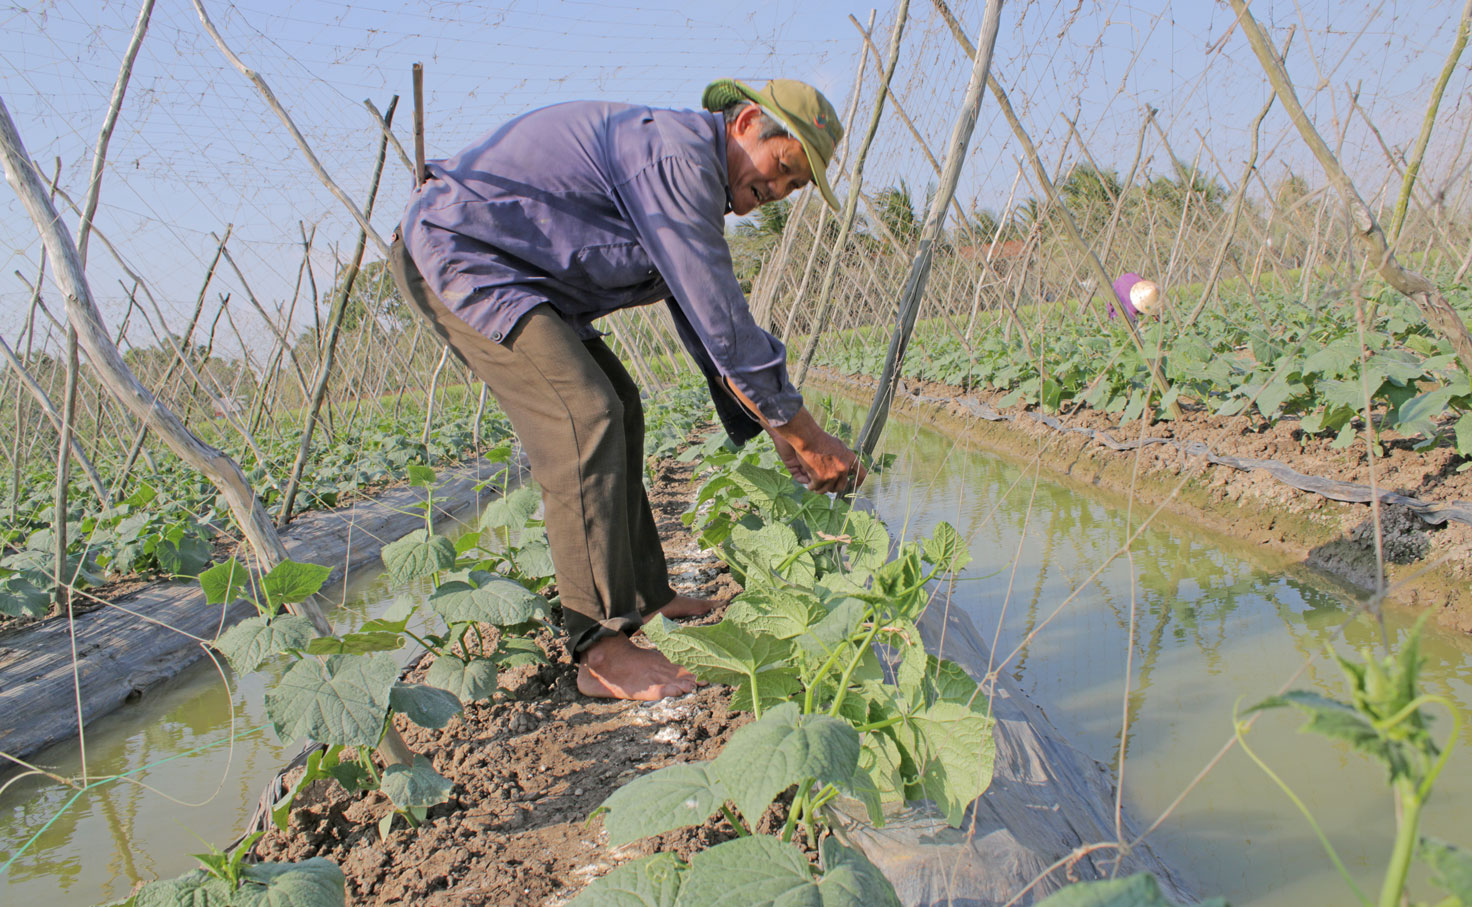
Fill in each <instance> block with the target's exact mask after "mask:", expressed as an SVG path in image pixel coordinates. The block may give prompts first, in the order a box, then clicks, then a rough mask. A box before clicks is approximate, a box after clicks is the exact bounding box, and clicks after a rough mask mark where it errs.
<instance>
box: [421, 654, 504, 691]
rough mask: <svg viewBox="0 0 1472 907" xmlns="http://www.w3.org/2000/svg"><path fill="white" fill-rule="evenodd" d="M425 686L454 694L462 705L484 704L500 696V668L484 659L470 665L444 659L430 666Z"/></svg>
mask: <svg viewBox="0 0 1472 907" xmlns="http://www.w3.org/2000/svg"><path fill="white" fill-rule="evenodd" d="M424 682H425V683H427V684H429V685H430V686H432V687H439V688H440V689H442V690H446V691H448V692H450V693H453V694H454V695H455V696H456V697H457V698H458V699H459V700H460V701H461V702H483V701H485V700H487V699H490V698H491V696H492V695H494V694H495V692H496V666H495V665H494V664H493V663H491V662H489V661H487V660H486V659H484V658H477V659H474V660H472V661H469V662H466V661H463V660H461V659H459V658H457V657H455V656H454V655H441V656H439V657H438V658H436V659H435V660H434V664H432V665H430V666H429V670H428V671H427V672H426V673H425V675H424Z"/></svg>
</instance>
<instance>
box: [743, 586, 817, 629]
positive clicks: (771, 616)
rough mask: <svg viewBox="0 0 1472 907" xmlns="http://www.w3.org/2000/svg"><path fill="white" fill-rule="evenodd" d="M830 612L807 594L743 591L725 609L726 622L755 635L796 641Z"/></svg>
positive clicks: (815, 598) (792, 591) (813, 596)
mask: <svg viewBox="0 0 1472 907" xmlns="http://www.w3.org/2000/svg"><path fill="white" fill-rule="evenodd" d="M827 614H828V612H827V610H825V609H824V608H823V606H822V605H821V604H819V602H818V598H817V596H815V595H812V594H811V593H808V592H802V591H798V590H784V591H781V592H777V593H771V594H769V593H766V592H761V591H754V592H743V593H742V594H741V596H740V597H739V598H737V599H736V600H735V601H733V602H731V604H730V606H728V607H727V608H726V614H725V619H726V620H728V621H730V622H731V623H734V624H736V625H737V626H739V627H741V628H743V629H744V630H746V631H747V632H748V633H750V634H751V635H753V636H757V637H761V636H771V637H773V638H776V639H793V638H795V637H798V636H801V635H802V634H803V633H805V632H807V630H808V629H809V628H810V627H812V626H813V625H814V624H815V623H817V622H818V621H819V620H821V619H823V618H824V617H825V616H827Z"/></svg>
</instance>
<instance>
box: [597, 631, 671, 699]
mask: <svg viewBox="0 0 1472 907" xmlns="http://www.w3.org/2000/svg"><path fill="white" fill-rule="evenodd" d="M695 686H696V680H695V675H694V674H691V673H690V672H689V671H687V670H685V669H684V668H682V667H680V666H679V665H677V664H675V663H674V662H672V661H670V660H669V659H668V658H665V657H664V656H663V655H662V654H660V653H659V651H657V650H655V649H643V648H640V647H639V646H636V645H634V643H633V641H632V640H630V639H629V638H628V637H627V636H624V635H623V634H622V633H620V634H618V635H616V636H605V637H603V638H602V639H600V640H598V641H597V642H595V643H593V645H592V646H590V647H588V648H587V649H586V650H585V651H584V652H583V653H582V656H581V659H580V662H579V664H578V692H579V693H582V694H583V695H584V696H594V697H597V698H600V699H639V700H644V701H652V700H655V699H663V698H665V697H666V696H680V695H683V694H685V693H688V692H690V691H691V690H693V689H695Z"/></svg>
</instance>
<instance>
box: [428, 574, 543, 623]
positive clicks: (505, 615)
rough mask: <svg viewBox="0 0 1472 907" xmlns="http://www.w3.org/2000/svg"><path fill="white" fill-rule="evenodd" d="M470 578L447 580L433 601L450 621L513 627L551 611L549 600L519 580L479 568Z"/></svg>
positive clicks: (431, 599) (430, 599) (435, 608)
mask: <svg viewBox="0 0 1472 907" xmlns="http://www.w3.org/2000/svg"><path fill="white" fill-rule="evenodd" d="M469 579H470V581H469V582H458V581H457V582H452V583H445V584H444V585H442V586H440V587H439V588H438V589H436V590H435V591H434V594H433V595H431V596H430V597H429V604H430V606H431V607H433V608H434V610H435V612H436V613H438V614H439V616H440V617H443V618H444V619H445V621H446V622H447V623H452V624H457V623H488V624H493V625H495V626H497V627H511V626H515V625H516V624H522V623H526V622H527V621H529V620H535V619H537V618H538V617H543V616H546V614H547V613H548V606H547V600H546V599H545V598H543V597H542V596H540V595H538V594H536V593H535V592H532V591H531V590H530V589H528V588H526V587H525V586H523V585H522V584H521V583H518V582H516V581H515V580H510V579H507V578H506V577H504V576H496V575H495V574H494V573H486V572H485V571H483V570H476V571H473V572H472V573H471V574H470V577H469Z"/></svg>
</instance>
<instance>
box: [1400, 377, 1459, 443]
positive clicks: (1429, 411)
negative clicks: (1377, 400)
mask: <svg viewBox="0 0 1472 907" xmlns="http://www.w3.org/2000/svg"><path fill="white" fill-rule="evenodd" d="M1453 393H1454V392H1453V390H1452V389H1451V388H1450V387H1441V388H1437V389H1436V390H1434V391H1428V392H1427V393H1424V394H1421V395H1420V396H1418V397H1415V398H1413V399H1410V400H1407V401H1406V402H1405V403H1402V404H1401V405H1400V408H1399V409H1397V410H1396V411H1395V413H1394V414H1393V415H1394V417H1395V423H1394V425H1395V429H1396V431H1399V432H1403V433H1405V434H1408V435H1414V434H1421V435H1425V436H1427V437H1428V438H1434V437H1435V436H1436V433H1437V425H1436V422H1435V420H1436V419H1437V418H1438V417H1440V416H1441V414H1442V413H1444V412H1446V408H1447V403H1448V401H1450V400H1451V398H1452V396H1453Z"/></svg>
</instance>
